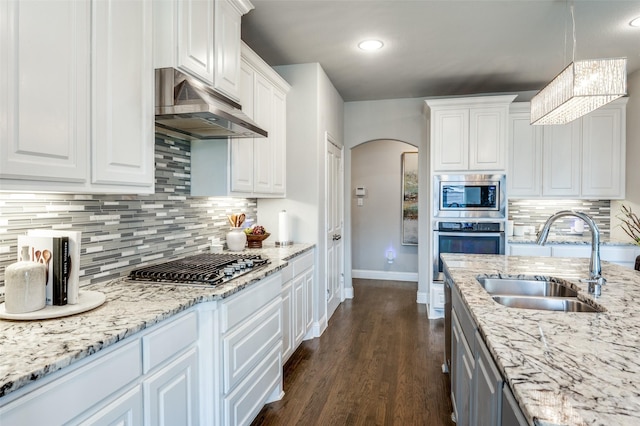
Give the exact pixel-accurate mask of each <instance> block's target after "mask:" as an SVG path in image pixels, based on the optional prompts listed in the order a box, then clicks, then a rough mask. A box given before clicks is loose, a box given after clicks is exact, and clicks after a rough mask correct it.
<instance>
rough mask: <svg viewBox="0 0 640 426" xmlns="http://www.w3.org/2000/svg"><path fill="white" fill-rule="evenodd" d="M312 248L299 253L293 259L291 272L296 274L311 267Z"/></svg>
mask: <svg viewBox="0 0 640 426" xmlns="http://www.w3.org/2000/svg"><path fill="white" fill-rule="evenodd" d="M313 260H314V259H313V250H311V251H308V252H306V253H303V254H301V255H300V256H298V257H295V258H294V259H293V274H294V275H298V274H299V273H300V272H303V271H305V270H307V269H309V268H311V267H313Z"/></svg>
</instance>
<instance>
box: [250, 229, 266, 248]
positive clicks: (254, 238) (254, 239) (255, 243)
mask: <svg viewBox="0 0 640 426" xmlns="http://www.w3.org/2000/svg"><path fill="white" fill-rule="evenodd" d="M269 235H271V234H270V233H268V232H267V233H266V234H259V235H254V234H247V247H249V248H262V241H264V240H266V239H267V238H268V237H269Z"/></svg>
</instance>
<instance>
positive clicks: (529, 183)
mask: <svg viewBox="0 0 640 426" xmlns="http://www.w3.org/2000/svg"><path fill="white" fill-rule="evenodd" d="M523 107H524V108H523ZM508 154H509V161H508V166H509V167H508V174H509V178H508V179H507V187H508V194H509V195H514V194H517V195H518V196H523V197H537V196H540V194H541V193H542V128H541V127H540V126H531V124H530V116H529V104H526V105H522V103H514V104H511V113H510V115H509V149H508Z"/></svg>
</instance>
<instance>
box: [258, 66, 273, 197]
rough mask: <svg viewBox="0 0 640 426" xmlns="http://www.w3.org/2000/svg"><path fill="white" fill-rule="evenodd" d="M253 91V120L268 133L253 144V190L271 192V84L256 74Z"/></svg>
mask: <svg viewBox="0 0 640 426" xmlns="http://www.w3.org/2000/svg"><path fill="white" fill-rule="evenodd" d="M254 87H255V92H254V104H253V111H254V116H253V118H254V120H255V122H256V123H257V124H258V125H260V126H262V127H264V129H265V130H267V132H268V133H269V136H268V137H267V138H260V139H256V140H255V142H254V145H253V156H254V157H253V170H254V175H253V191H254V192H257V193H267V194H268V193H271V192H272V190H273V181H272V170H273V166H274V165H273V159H274V157H273V154H272V153H273V146H272V145H273V136H272V135H271V132H272V125H271V124H272V119H271V117H272V96H273V94H272V86H271V83H269V81H268V80H267V79H266V78H265V77H263V76H261V75H260V74H256V80H255V86H254Z"/></svg>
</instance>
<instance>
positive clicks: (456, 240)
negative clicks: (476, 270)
mask: <svg viewBox="0 0 640 426" xmlns="http://www.w3.org/2000/svg"><path fill="white" fill-rule="evenodd" d="M504 225H505V223H504V221H494V222H461V221H436V222H435V223H434V238H433V280H434V282H438V281H443V280H444V274H443V265H442V260H441V259H440V254H442V253H469V254H504V252H505V235H504ZM444 300H445V306H444V327H445V365H443V370H444V371H445V372H446V371H449V369H450V367H451V283H450V282H447V280H444Z"/></svg>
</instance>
